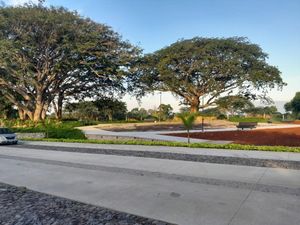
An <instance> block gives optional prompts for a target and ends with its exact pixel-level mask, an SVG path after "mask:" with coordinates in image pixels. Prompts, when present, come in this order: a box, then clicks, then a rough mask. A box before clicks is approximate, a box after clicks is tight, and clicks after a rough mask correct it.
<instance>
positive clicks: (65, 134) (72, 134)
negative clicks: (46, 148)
mask: <svg viewBox="0 0 300 225" xmlns="http://www.w3.org/2000/svg"><path fill="white" fill-rule="evenodd" d="M45 133H46V137H48V138H56V139H83V140H84V139H86V137H85V135H84V133H83V132H82V131H81V130H78V129H74V128H54V129H53V128H52V129H49V130H46V132H45Z"/></svg>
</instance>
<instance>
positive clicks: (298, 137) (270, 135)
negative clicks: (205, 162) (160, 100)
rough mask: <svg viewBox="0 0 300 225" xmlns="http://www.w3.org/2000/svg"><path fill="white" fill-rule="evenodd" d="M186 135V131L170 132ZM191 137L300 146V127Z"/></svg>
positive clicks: (179, 135) (222, 132) (212, 133)
mask: <svg viewBox="0 0 300 225" xmlns="http://www.w3.org/2000/svg"><path fill="white" fill-rule="evenodd" d="M168 135H171V136H177V137H186V136H187V134H186V133H177V134H168ZM191 138H197V139H207V140H225V141H233V142H234V143H236V144H251V145H270V146H275V145H281V146H300V127H299V128H298V127H297V128H284V129H265V130H249V131H248V130H247V131H218V132H204V133H201V132H196V133H191Z"/></svg>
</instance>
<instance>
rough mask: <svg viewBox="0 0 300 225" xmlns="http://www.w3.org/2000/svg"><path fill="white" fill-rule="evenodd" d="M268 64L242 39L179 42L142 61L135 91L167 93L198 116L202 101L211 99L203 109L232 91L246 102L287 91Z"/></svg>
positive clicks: (278, 76) (274, 70) (264, 54)
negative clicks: (269, 92)
mask: <svg viewBox="0 0 300 225" xmlns="http://www.w3.org/2000/svg"><path fill="white" fill-rule="evenodd" d="M266 59H267V54H266V53H264V52H263V51H262V49H261V48H260V47H259V46H258V45H255V44H252V43H250V42H249V41H248V40H247V39H245V38H238V37H237V38H200V37H195V38H193V39H189V40H180V41H178V42H176V43H174V44H172V45H170V46H168V47H166V48H163V49H161V50H159V51H157V52H155V53H153V54H148V55H146V56H145V57H144V58H143V59H141V60H140V62H139V63H138V65H137V67H138V76H139V80H138V81H139V85H137V87H140V88H141V89H142V90H143V91H145V90H148V91H153V90H162V91H170V92H172V93H173V94H175V95H177V96H179V97H181V98H182V99H183V103H185V104H187V105H189V106H191V111H192V112H196V111H198V109H199V105H200V99H201V98H202V97H203V96H209V97H208V98H206V102H205V103H204V105H203V106H204V107H206V106H209V105H212V104H214V103H215V100H216V99H217V98H218V97H220V96H221V95H222V94H226V95H230V94H232V92H233V91H237V92H238V94H239V95H241V96H244V97H246V98H247V99H257V98H263V99H266V94H267V92H268V91H269V90H270V89H272V88H275V87H279V88H281V87H282V86H283V85H285V83H284V82H283V81H282V78H281V76H280V71H279V70H278V69H277V68H276V67H274V66H271V65H269V64H268V63H267V61H266ZM143 91H142V92H143Z"/></svg>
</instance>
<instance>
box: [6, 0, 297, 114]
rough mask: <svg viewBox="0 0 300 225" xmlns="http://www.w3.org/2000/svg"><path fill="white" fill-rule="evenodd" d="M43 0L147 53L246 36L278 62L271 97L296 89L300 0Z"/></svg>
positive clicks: (152, 98)
mask: <svg viewBox="0 0 300 225" xmlns="http://www.w3.org/2000/svg"><path fill="white" fill-rule="evenodd" d="M4 2H5V3H7V4H13V5H15V4H23V3H24V2H28V1H26V0H5V1H4ZM32 2H37V0H32ZM46 4H47V5H54V6H64V7H66V8H68V9H70V10H76V11H78V12H79V13H80V14H81V15H83V16H85V17H90V18H91V19H93V20H94V21H97V22H99V23H104V24H107V25H109V26H111V27H112V28H113V29H114V30H115V31H116V32H118V33H119V34H121V35H122V37H123V38H124V39H126V40H129V41H130V42H131V43H133V44H135V45H138V46H139V47H141V48H142V49H144V52H145V53H150V52H153V51H156V50H158V49H160V48H162V47H165V46H168V45H170V44H171V43H173V42H175V41H177V40H179V39H181V38H192V37H195V36H201V37H233V36H242V37H247V38H248V39H249V40H250V41H251V42H253V43H256V44H258V45H260V46H261V48H262V49H263V50H264V51H265V52H266V53H268V55H269V59H268V63H269V64H271V65H274V66H276V67H278V68H279V70H280V71H281V72H282V77H283V79H284V81H285V82H286V83H288V86H286V87H284V89H283V90H282V91H277V90H273V91H272V92H271V93H270V96H271V97H272V98H273V100H274V101H279V102H281V104H282V102H286V101H289V100H290V99H291V98H292V97H293V96H294V95H295V92H297V91H300V22H299V21H300V0H285V1H282V0H46ZM124 100H125V101H126V102H127V105H128V108H129V109H131V108H133V107H136V106H138V103H137V101H136V100H135V99H134V98H130V97H129V96H126V97H125V98H124ZM142 102H143V104H142V105H141V106H142V107H145V108H152V107H155V106H158V105H159V95H158V94H155V95H149V96H148V97H145V98H144V99H143V100H142ZM162 102H163V103H167V104H171V105H172V106H173V108H175V109H176V110H177V109H178V108H179V106H178V100H176V98H174V97H173V96H172V95H171V94H170V93H163V94H162ZM279 107H280V106H279Z"/></svg>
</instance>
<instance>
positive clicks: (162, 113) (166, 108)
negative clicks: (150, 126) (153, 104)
mask: <svg viewBox="0 0 300 225" xmlns="http://www.w3.org/2000/svg"><path fill="white" fill-rule="evenodd" d="M157 113H158V115H159V118H160V119H161V120H167V119H172V118H173V117H174V113H173V108H172V106H171V105H170V104H161V105H159V106H158V110H157Z"/></svg>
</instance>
